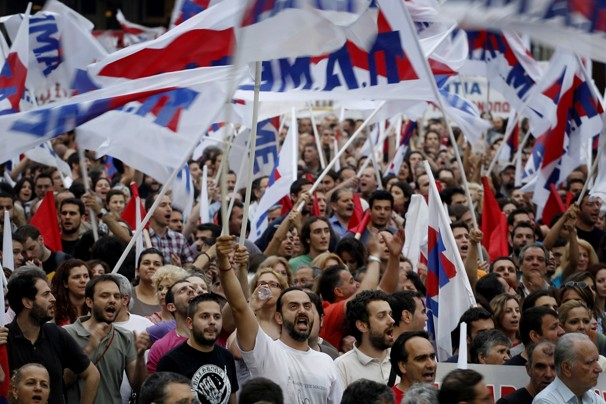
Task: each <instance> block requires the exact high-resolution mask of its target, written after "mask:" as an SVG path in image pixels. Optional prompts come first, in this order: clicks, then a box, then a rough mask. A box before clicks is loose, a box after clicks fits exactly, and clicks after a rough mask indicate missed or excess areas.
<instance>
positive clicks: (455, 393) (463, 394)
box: [438, 369, 484, 404]
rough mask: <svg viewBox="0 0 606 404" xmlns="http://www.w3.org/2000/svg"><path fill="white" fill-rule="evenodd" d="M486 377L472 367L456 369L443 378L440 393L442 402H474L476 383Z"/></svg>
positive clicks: (447, 403) (453, 403)
mask: <svg viewBox="0 0 606 404" xmlns="http://www.w3.org/2000/svg"><path fill="white" fill-rule="evenodd" d="M483 379H484V376H482V374H481V373H478V372H476V371H475V370H472V369H455V370H453V371H452V372H450V373H449V374H447V375H446V377H444V379H442V386H441V387H440V392H439V393H438V400H439V401H440V404H457V403H459V402H461V401H467V402H469V403H471V402H473V401H474V400H475V398H476V389H475V387H476V385H477V384H478V383H480V382H481V381H482V380H483Z"/></svg>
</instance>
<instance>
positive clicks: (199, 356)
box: [157, 341, 238, 404]
mask: <svg viewBox="0 0 606 404" xmlns="http://www.w3.org/2000/svg"><path fill="white" fill-rule="evenodd" d="M157 371H158V372H175V373H179V374H182V375H183V376H185V377H187V378H189V379H191V387H192V390H193V391H195V392H196V395H197V397H198V400H200V402H201V403H202V404H227V403H228V402H229V397H230V396H231V394H233V393H235V392H236V391H238V379H237V378H236V364H235V362H234V357H233V356H232V354H231V353H230V352H229V351H228V350H227V349H225V348H223V347H220V346H218V345H215V348H214V349H213V350H212V352H201V351H198V350H197V349H194V348H192V347H191V346H189V345H188V343H187V341H185V342H184V343H183V344H181V345H179V346H177V347H175V348H173V349H172V350H170V351H168V352H167V353H166V354H165V355H164V356H163V357H162V358H161V359H160V361H159V362H158V368H157Z"/></svg>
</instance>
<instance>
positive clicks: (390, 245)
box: [379, 227, 404, 293]
mask: <svg viewBox="0 0 606 404" xmlns="http://www.w3.org/2000/svg"><path fill="white" fill-rule="evenodd" d="M380 236H381V237H383V241H384V242H385V245H386V246H387V249H388V250H389V260H388V261H387V269H386V270H385V273H383V276H382V277H381V281H380V282H379V289H381V290H383V291H385V292H387V293H393V292H395V291H397V289H398V281H399V278H400V255H401V254H402V247H404V229H403V228H402V227H400V228H399V229H398V231H397V232H396V234H394V236H393V237H392V238H391V239H390V240H388V239H387V238H385V237H384V236H383V234H381V235H380Z"/></svg>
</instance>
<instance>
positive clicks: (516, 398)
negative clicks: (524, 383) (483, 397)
mask: <svg viewBox="0 0 606 404" xmlns="http://www.w3.org/2000/svg"><path fill="white" fill-rule="evenodd" d="M532 399H533V397H532V396H531V395H530V393H529V392H528V390H526V387H522V388H521V389H518V390H516V391H514V392H513V393H511V394H508V395H506V396H505V397H501V398H499V399H498V400H497V402H496V404H532Z"/></svg>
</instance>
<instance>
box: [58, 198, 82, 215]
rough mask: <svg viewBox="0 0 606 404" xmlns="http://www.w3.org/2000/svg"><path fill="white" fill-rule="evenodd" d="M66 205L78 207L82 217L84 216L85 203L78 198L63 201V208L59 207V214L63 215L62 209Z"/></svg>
mask: <svg viewBox="0 0 606 404" xmlns="http://www.w3.org/2000/svg"><path fill="white" fill-rule="evenodd" d="M64 205H76V206H77V207H78V211H79V212H80V215H84V202H82V201H81V200H80V199H78V198H65V199H64V200H62V201H61V206H59V213H61V209H63V206H64Z"/></svg>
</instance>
